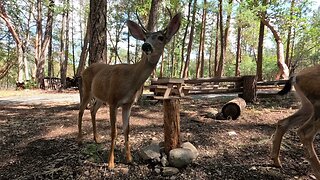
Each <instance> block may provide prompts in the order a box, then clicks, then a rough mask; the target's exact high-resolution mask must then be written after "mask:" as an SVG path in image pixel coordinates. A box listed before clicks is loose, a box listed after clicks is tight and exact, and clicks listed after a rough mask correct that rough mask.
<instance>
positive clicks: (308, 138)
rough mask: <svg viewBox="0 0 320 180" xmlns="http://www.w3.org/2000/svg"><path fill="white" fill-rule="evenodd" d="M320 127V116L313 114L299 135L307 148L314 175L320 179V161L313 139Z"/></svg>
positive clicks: (306, 151) (300, 129) (299, 131)
mask: <svg viewBox="0 0 320 180" xmlns="http://www.w3.org/2000/svg"><path fill="white" fill-rule="evenodd" d="M319 129H320V117H315V116H312V117H311V118H310V119H309V121H308V122H306V123H305V124H304V125H303V126H302V127H301V128H299V129H298V135H299V137H300V139H301V142H302V144H303V147H304V149H305V153H306V156H307V158H308V160H309V162H310V165H311V167H312V169H313V172H314V175H315V176H316V177H317V179H320V162H319V158H318V156H317V153H316V151H315V149H314V146H313V141H314V138H315V136H316V135H317V133H318V131H319Z"/></svg>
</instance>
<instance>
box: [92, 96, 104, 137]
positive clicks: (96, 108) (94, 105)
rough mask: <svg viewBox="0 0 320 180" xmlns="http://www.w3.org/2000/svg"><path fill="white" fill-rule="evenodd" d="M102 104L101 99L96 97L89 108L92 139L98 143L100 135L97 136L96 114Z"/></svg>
mask: <svg viewBox="0 0 320 180" xmlns="http://www.w3.org/2000/svg"><path fill="white" fill-rule="evenodd" d="M102 104H103V102H102V101H100V100H98V99H96V101H95V103H94V104H93V105H92V106H91V108H90V113H91V121H92V129H93V139H94V141H95V142H96V143H100V137H99V136H98V133H97V125H96V114H97V111H98V110H99V108H100V107H101V105H102Z"/></svg>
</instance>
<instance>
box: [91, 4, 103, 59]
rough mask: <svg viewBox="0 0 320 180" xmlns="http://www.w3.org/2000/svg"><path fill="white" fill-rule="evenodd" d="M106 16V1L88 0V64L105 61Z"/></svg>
mask: <svg viewBox="0 0 320 180" xmlns="http://www.w3.org/2000/svg"><path fill="white" fill-rule="evenodd" d="M106 16H107V1H105V0H90V13H89V18H90V23H88V25H90V26H89V27H90V31H89V32H90V41H89V64H92V63H96V62H106V59H107V57H106V53H107V41H106V35H107V34H106V32H107V26H106V24H107V23H106Z"/></svg>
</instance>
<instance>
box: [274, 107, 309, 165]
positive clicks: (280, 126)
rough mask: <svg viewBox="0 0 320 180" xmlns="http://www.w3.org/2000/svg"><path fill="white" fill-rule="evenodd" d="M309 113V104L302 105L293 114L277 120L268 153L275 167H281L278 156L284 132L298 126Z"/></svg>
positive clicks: (306, 118)
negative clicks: (269, 152)
mask: <svg viewBox="0 0 320 180" xmlns="http://www.w3.org/2000/svg"><path fill="white" fill-rule="evenodd" d="M311 113H312V109H310V108H309V106H305V105H303V106H302V107H301V108H300V109H299V110H298V111H297V112H295V113H294V114H293V115H291V116H289V117H287V118H285V119H282V120H279V121H278V123H277V127H276V131H275V133H274V134H273V139H272V148H271V154H270V156H271V159H272V160H273V164H274V165H275V166H276V167H282V165H281V161H280V158H279V156H280V146H281V141H282V138H283V136H284V134H285V133H286V132H287V131H288V130H289V129H291V128H293V127H299V126H301V125H302V124H303V123H305V122H306V121H307V120H308V119H309V118H310V115H311Z"/></svg>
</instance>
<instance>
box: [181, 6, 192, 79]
mask: <svg viewBox="0 0 320 180" xmlns="http://www.w3.org/2000/svg"><path fill="white" fill-rule="evenodd" d="M191 4H192V0H189V3H188V16H187V25H186V27H185V32H184V35H183V39H182V46H181V67H180V76H179V77H181V78H182V77H183V64H184V49H185V48H184V46H185V44H186V38H187V35H188V28H189V25H190V13H191Z"/></svg>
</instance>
